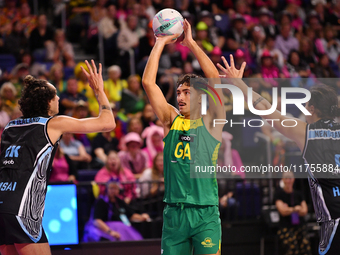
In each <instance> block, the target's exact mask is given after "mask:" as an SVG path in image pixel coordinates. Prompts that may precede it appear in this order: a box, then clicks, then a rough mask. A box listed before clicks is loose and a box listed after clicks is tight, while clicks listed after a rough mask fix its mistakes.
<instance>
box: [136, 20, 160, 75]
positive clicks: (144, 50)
mask: <svg viewBox="0 0 340 255" xmlns="http://www.w3.org/2000/svg"><path fill="white" fill-rule="evenodd" d="M155 42H156V37H155V34H154V32H153V29H152V20H151V21H150V22H149V24H148V27H147V30H146V34H145V36H143V37H141V38H140V39H139V44H138V56H137V72H138V74H140V75H142V74H143V71H144V68H145V65H146V62H147V60H148V57H149V55H150V52H151V50H152V47H153V46H154V45H155Z"/></svg>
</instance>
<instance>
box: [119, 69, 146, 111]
mask: <svg viewBox="0 0 340 255" xmlns="http://www.w3.org/2000/svg"><path fill="white" fill-rule="evenodd" d="M140 82H141V81H140V77H139V76H138V75H131V76H129V78H128V80H127V83H128V87H127V88H126V89H123V93H122V100H121V103H120V108H121V109H124V112H125V114H127V115H128V116H132V115H134V114H137V116H138V117H139V116H141V112H142V111H143V108H144V105H145V94H144V92H143V90H142V88H141V84H140Z"/></svg>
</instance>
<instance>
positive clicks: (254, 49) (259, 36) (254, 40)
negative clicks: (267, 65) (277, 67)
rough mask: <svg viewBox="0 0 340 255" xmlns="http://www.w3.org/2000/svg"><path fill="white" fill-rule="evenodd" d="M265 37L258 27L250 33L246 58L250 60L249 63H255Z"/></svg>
mask: <svg viewBox="0 0 340 255" xmlns="http://www.w3.org/2000/svg"><path fill="white" fill-rule="evenodd" d="M265 38H266V35H265V34H264V33H263V32H262V30H261V29H260V27H259V26H255V27H254V28H253V29H252V31H251V38H250V39H249V49H248V50H247V51H248V52H247V53H248V56H249V57H250V58H251V59H250V61H247V62H249V63H252V62H253V61H254V62H256V57H257V54H258V52H259V51H260V49H262V48H263V44H264V40H265Z"/></svg>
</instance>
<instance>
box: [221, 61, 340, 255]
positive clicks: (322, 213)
mask: <svg viewBox="0 0 340 255" xmlns="http://www.w3.org/2000/svg"><path fill="white" fill-rule="evenodd" d="M222 60H223V62H224V64H225V68H224V67H222V66H221V65H218V67H219V68H220V69H221V70H222V71H223V72H224V73H225V77H229V78H236V77H238V75H239V72H240V71H243V69H244V67H245V63H243V65H242V67H241V70H237V69H236V68H235V65H234V60H233V57H232V56H230V66H229V65H228V63H227V61H226V60H225V58H224V57H222ZM232 84H234V85H236V86H237V87H239V88H240V89H241V90H242V92H243V94H244V96H245V97H246V100H247V95H248V86H247V85H246V84H245V83H244V82H243V81H242V80H241V79H232ZM310 92H311V99H310V101H309V102H308V103H307V104H306V106H305V107H306V109H307V110H308V111H309V112H310V113H311V114H312V115H310V116H306V120H307V123H308V124H307V123H305V122H303V121H301V120H299V119H295V120H296V122H297V125H296V126H295V127H283V126H282V125H281V122H282V121H283V120H285V119H289V118H288V117H286V116H283V115H281V113H280V112H279V111H275V112H274V113H272V114H270V115H265V116H262V117H263V118H266V119H271V120H273V119H275V120H277V121H273V125H274V128H275V129H276V130H278V131H279V132H280V133H282V134H283V135H285V136H286V137H288V138H290V139H292V140H294V141H295V142H296V144H297V146H298V147H299V148H300V150H301V151H302V157H303V159H304V160H305V163H306V164H307V165H309V166H310V167H309V168H308V169H307V170H308V181H309V186H310V190H311V193H312V198H313V204H314V209H315V214H316V218H317V222H318V223H319V224H320V242H319V254H320V255H324V254H325V255H338V254H340V227H339V219H340V180H339V179H336V178H334V177H337V176H339V177H340V171H338V168H339V170H340V162H339V161H340V124H339V123H336V122H334V118H335V117H337V116H339V109H338V99H337V94H336V92H335V91H334V90H333V89H332V88H331V87H328V86H325V85H324V86H318V87H314V88H312V89H311V90H310ZM252 97H253V98H252V99H253V105H254V107H255V108H256V109H258V110H268V109H270V108H271V105H270V103H269V102H268V101H267V100H265V99H263V98H262V97H261V96H260V95H259V94H257V93H255V92H253V93H252ZM270 123H272V122H270ZM312 164H314V165H312ZM317 164H319V165H317ZM317 167H318V168H319V170H320V167H321V170H324V171H326V172H322V173H318V172H316V171H315V169H316V168H317ZM287 210H294V208H292V207H290V208H287ZM298 213H299V212H298Z"/></svg>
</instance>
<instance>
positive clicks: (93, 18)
mask: <svg viewBox="0 0 340 255" xmlns="http://www.w3.org/2000/svg"><path fill="white" fill-rule="evenodd" d="M106 2H107V0H96V3H95V5H94V6H93V7H92V8H91V10H90V18H89V28H88V29H87V37H86V39H85V40H84V45H83V48H84V49H85V52H86V53H88V54H95V53H96V52H97V46H98V24H99V22H100V21H101V19H102V18H104V17H105V16H106V15H107V9H106V8H105V4H106Z"/></svg>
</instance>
